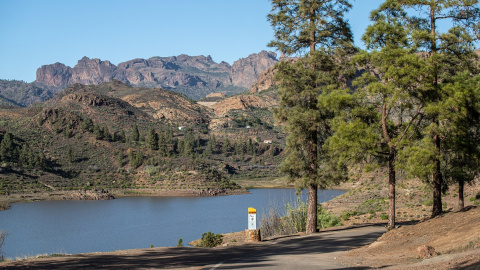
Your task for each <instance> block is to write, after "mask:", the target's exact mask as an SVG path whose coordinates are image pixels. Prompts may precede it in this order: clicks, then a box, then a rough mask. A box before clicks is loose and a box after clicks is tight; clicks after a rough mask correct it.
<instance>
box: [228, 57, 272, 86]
mask: <svg viewBox="0 0 480 270" xmlns="http://www.w3.org/2000/svg"><path fill="white" fill-rule="evenodd" d="M276 57H277V54H276V53H274V52H266V51H262V52H260V53H258V54H251V55H249V56H248V57H247V58H242V59H240V60H237V61H236V62H235V63H233V66H232V73H231V74H232V75H231V76H232V83H233V84H234V85H235V86H239V87H244V88H250V87H251V86H252V85H253V84H254V83H255V82H256V81H257V78H258V76H259V75H260V74H261V73H262V72H263V71H264V70H266V69H268V68H269V67H271V66H273V65H275V63H277V62H278V60H277V58H276Z"/></svg>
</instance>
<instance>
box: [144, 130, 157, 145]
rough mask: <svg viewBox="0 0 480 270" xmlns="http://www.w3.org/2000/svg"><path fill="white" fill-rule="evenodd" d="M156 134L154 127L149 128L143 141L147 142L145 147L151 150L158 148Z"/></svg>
mask: <svg viewBox="0 0 480 270" xmlns="http://www.w3.org/2000/svg"><path fill="white" fill-rule="evenodd" d="M158 138H159V137H158V134H157V132H155V129H153V128H150V130H149V131H148V133H147V137H146V138H145V143H146V144H147V147H148V148H149V149H151V150H158V149H159V143H158Z"/></svg>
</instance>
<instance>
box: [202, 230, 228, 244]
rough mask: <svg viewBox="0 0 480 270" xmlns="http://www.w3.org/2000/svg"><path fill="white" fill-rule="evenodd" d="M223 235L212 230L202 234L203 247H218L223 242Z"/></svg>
mask: <svg viewBox="0 0 480 270" xmlns="http://www.w3.org/2000/svg"><path fill="white" fill-rule="evenodd" d="M222 238H223V236H222V235H221V234H214V233H212V232H206V233H204V234H202V239H201V242H200V246H201V247H216V246H219V245H221V244H222V242H223V239H222Z"/></svg>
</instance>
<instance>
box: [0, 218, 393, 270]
mask: <svg viewBox="0 0 480 270" xmlns="http://www.w3.org/2000/svg"><path fill="white" fill-rule="evenodd" d="M383 232H384V231H382V230H379V229H378V228H374V227H373V226H370V227H363V228H353V229H352V228H350V229H347V228H346V229H342V230H339V231H327V232H321V233H317V234H313V235H304V236H295V237H286V238H283V239H276V240H270V241H266V242H262V243H258V244H247V245H243V246H232V247H218V248H213V249H209V248H191V247H184V248H156V249H143V250H131V251H118V252H113V253H98V254H92V253H90V254H78V255H71V256H65V257H57V258H46V259H34V260H27V261H18V262H16V261H15V262H8V263H7V264H6V265H5V264H4V266H5V267H4V269H26V268H27V269H138V268H188V267H199V268H201V267H203V266H205V265H216V264H219V263H221V264H222V266H221V269H234V268H237V269H238V268H239V266H241V268H249V267H250V266H252V267H268V266H273V265H275V264H277V265H278V263H274V262H272V256H275V257H278V256H280V258H281V257H282V256H292V255H293V256H295V255H305V254H309V255H315V254H325V253H331V252H337V251H347V250H350V249H352V248H357V247H360V246H363V245H366V244H369V243H371V242H373V241H375V240H376V239H377V238H378V237H380V236H381V235H382V234H383ZM230 265H231V266H230ZM0 267H2V264H0ZM339 269H341V268H339ZM348 269H364V268H348Z"/></svg>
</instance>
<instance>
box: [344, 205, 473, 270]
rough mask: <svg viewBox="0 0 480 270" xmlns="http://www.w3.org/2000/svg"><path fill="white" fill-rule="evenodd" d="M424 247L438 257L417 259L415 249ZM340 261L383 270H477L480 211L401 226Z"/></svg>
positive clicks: (455, 213)
mask: <svg viewBox="0 0 480 270" xmlns="http://www.w3.org/2000/svg"><path fill="white" fill-rule="evenodd" d="M423 245H427V246H431V247H433V248H434V249H435V251H436V253H437V255H436V256H433V257H432V258H425V259H422V258H419V256H418V252H417V248H419V247H421V246H423ZM342 260H343V262H344V263H345V264H347V265H350V266H356V267H359V266H361V267H369V268H382V269H383V268H386V267H391V268H392V269H436V270H441V269H476V270H477V269H480V207H478V206H471V207H467V209H466V210H465V211H461V212H451V213H446V214H443V215H442V216H439V217H436V218H432V219H428V220H426V221H423V222H419V223H415V224H410V225H408V224H405V225H401V226H400V228H397V229H394V230H391V231H389V232H387V233H385V234H384V235H383V236H381V237H380V238H379V239H378V240H377V241H376V242H374V243H372V244H370V245H368V246H365V247H362V248H359V249H355V250H351V251H349V252H346V253H345V254H344V256H343V257H342Z"/></svg>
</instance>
